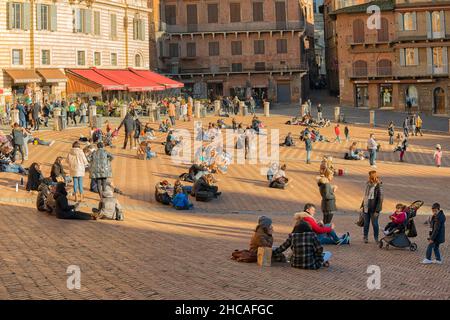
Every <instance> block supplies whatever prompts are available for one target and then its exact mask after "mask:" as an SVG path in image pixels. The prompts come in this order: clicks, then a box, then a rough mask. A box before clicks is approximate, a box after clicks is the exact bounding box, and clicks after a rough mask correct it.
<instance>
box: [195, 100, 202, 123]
mask: <svg viewBox="0 0 450 320" xmlns="http://www.w3.org/2000/svg"><path fill="white" fill-rule="evenodd" d="M201 108H202V105H201V104H200V101H198V100H196V101H195V102H194V115H195V118H197V119H200V117H201Z"/></svg>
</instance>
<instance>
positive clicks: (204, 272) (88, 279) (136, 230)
mask: <svg viewBox="0 0 450 320" xmlns="http://www.w3.org/2000/svg"><path fill="white" fill-rule="evenodd" d="M238 119H239V121H241V119H242V118H239V117H238ZM262 119H263V121H264V122H265V123H266V124H267V127H268V129H279V130H280V131H279V133H280V140H281V139H282V138H284V135H285V134H287V132H289V131H290V132H292V133H293V134H294V136H295V137H296V142H297V146H296V147H293V148H280V162H282V163H286V164H287V176H288V177H289V178H290V179H291V183H290V184H289V187H288V188H287V189H286V190H275V189H269V188H268V187H267V181H266V178H265V176H264V175H262V174H261V172H260V171H261V170H260V169H261V168H262V167H263V166H262V165H259V164H256V165H255V164H245V165H239V164H234V165H231V166H230V167H229V170H228V173H227V174H226V175H219V176H218V179H219V180H220V181H219V186H220V191H222V192H223V194H222V196H221V197H220V198H219V199H218V200H215V201H212V202H209V203H197V202H195V201H194V205H195V210H193V211H190V212H186V211H176V210H173V209H171V208H169V207H164V206H161V205H159V204H157V203H156V202H155V201H154V197H153V193H154V185H155V183H156V182H157V181H159V180H162V179H168V180H170V181H172V182H173V180H175V179H176V178H177V177H178V176H179V175H180V174H181V173H183V172H187V168H188V165H182V164H176V163H173V162H172V161H171V160H170V159H169V158H168V157H167V156H165V155H164V154H163V146H162V145H161V144H160V143H159V142H162V141H164V139H165V136H163V135H161V134H159V135H158V142H155V143H154V150H156V151H157V152H158V158H157V159H153V160H151V161H143V160H138V159H137V158H136V150H126V151H124V150H122V149H121V144H122V136H120V137H119V140H117V141H116V146H117V147H116V148H114V149H110V151H111V152H112V153H113V154H114V155H115V159H114V161H113V173H114V183H115V184H116V185H117V186H118V187H119V188H120V189H121V190H123V191H124V193H125V194H124V196H119V197H118V199H119V200H120V202H121V204H122V205H123V206H124V207H125V217H126V219H125V221H124V222H106V221H87V222H86V221H62V220H57V219H55V218H54V217H51V216H48V215H46V214H42V213H40V212H38V211H37V210H36V209H35V207H34V201H35V197H36V195H35V194H33V193H27V192H26V191H24V190H23V189H22V188H21V189H20V190H19V192H17V193H16V192H15V184H16V183H17V182H19V181H20V176H18V175H14V174H6V173H2V174H0V190H1V192H0V201H1V203H2V204H1V214H0V256H1V260H0V298H5V299H253V298H254V299H327V298H336V299H369V298H370V299H383V298H389V299H393V298H398V299H401V298H403V299H448V298H450V289H449V287H448V282H449V280H450V279H449V278H450V268H448V267H447V266H448V262H447V261H446V257H447V255H448V244H444V245H443V246H442V247H441V252H442V253H443V257H444V264H443V265H441V266H438V265H431V266H423V265H421V264H420V261H421V260H422V259H423V256H424V252H425V249H426V244H427V241H426V237H427V235H428V226H425V225H424V224H423V222H424V221H425V220H426V218H427V215H429V213H430V207H431V204H432V203H433V202H440V203H441V205H442V207H444V208H450V197H448V185H449V178H448V177H449V173H450V170H449V167H450V160H448V158H449V153H448V152H447V151H446V150H449V149H450V137H449V136H448V135H438V134H426V135H425V136H424V137H413V138H412V139H411V141H410V148H409V149H408V152H407V153H406V156H405V160H406V162H405V163H399V162H398V156H399V155H398V153H393V151H392V150H393V147H391V146H389V145H388V144H387V131H386V130H385V129H378V128H377V129H370V128H366V127H355V126H350V135H351V139H352V141H358V143H359V147H361V148H364V147H365V144H366V140H367V137H368V134H369V133H370V132H375V134H376V137H377V138H378V139H379V141H380V142H381V143H382V152H381V153H380V154H379V157H378V163H377V166H378V168H377V171H378V172H379V174H380V176H381V177H382V179H383V182H384V190H385V202H384V208H383V212H384V213H389V212H390V211H392V210H393V209H394V206H395V204H396V203H397V202H403V203H406V204H409V203H410V202H412V201H414V200H418V199H420V200H424V201H425V205H424V207H423V208H422V210H421V212H419V214H420V215H419V217H417V219H416V225H417V228H418V233H419V236H418V237H417V238H416V239H413V240H414V241H415V242H417V244H418V247H419V248H418V251H417V252H410V251H408V250H396V249H392V248H391V249H390V250H385V249H383V250H381V249H379V248H378V247H376V245H375V243H374V242H373V240H372V239H371V240H372V241H371V242H370V243H369V244H364V243H363V242H362V235H361V233H362V230H361V229H360V228H359V227H357V226H356V225H355V224H354V222H355V221H356V219H357V214H356V212H357V210H358V208H359V205H360V203H361V200H362V194H363V191H364V184H365V181H366V178H367V172H368V171H369V170H370V169H371V168H370V166H369V164H368V161H345V160H343V155H344V153H345V152H346V150H347V149H348V147H349V143H342V144H337V143H316V144H314V146H313V148H314V150H313V163H312V164H311V165H306V164H305V151H304V145H303V143H302V142H300V141H299V140H298V133H299V132H300V131H301V130H302V129H303V128H302V127H300V126H287V125H284V123H285V122H286V120H288V118H287V117H281V116H280V117H279V116H274V117H270V118H264V117H262ZM213 120H215V119H213V118H206V119H202V121H203V122H204V124H205V125H207V122H208V121H213ZM250 120H251V118H250V117H246V118H245V120H244V123H249V122H250ZM226 121H227V122H228V123H229V122H231V119H227V120H226ZM177 125H178V127H180V128H186V129H189V130H190V131H191V132H192V128H193V123H192V122H191V123H184V122H177ZM155 127H156V124H155ZM341 131H343V128H342V129H341ZM332 132H333V127H330V128H326V129H323V130H322V134H325V135H326V136H327V137H328V138H329V139H330V140H334V138H333V135H332ZM80 134H83V135H85V136H86V135H87V134H88V129H80V128H78V129H71V130H67V131H64V132H58V133H56V132H53V131H45V132H41V133H35V136H37V137H39V138H41V139H45V140H53V139H54V140H56V143H55V144H54V145H53V146H52V147H43V146H30V158H29V160H28V161H27V162H26V166H29V165H30V164H31V163H32V162H34V161H37V162H39V163H41V164H42V165H43V168H44V173H45V174H49V172H50V167H51V164H52V163H53V161H54V159H55V158H56V157H57V156H59V155H61V156H66V155H67V152H68V150H69V149H70V146H71V144H72V143H73V141H74V140H76V139H77V138H78V137H79V136H80ZM437 143H440V144H441V145H442V148H443V150H444V159H443V167H442V168H436V167H434V165H433V159H432V153H433V151H434V146H435V145H436V144H437ZM324 154H327V155H332V156H334V159H335V163H336V167H337V168H338V169H345V171H346V174H345V175H344V176H341V177H336V178H335V181H334V183H335V184H336V185H337V186H338V190H337V193H336V195H337V206H338V209H339V212H338V213H337V214H336V215H335V218H334V222H335V223H336V225H337V231H338V232H342V233H343V232H344V231H349V232H350V233H351V235H352V243H351V245H350V246H342V247H338V246H331V247H327V248H326V249H327V250H330V251H332V252H333V258H332V261H331V267H330V268H329V269H324V270H320V271H306V270H296V269H292V268H290V267H289V266H288V265H273V266H272V267H270V268H263V269H261V268H260V267H258V266H257V265H256V264H242V263H237V262H234V261H232V260H230V259H229V257H230V255H231V252H232V251H233V250H234V249H244V248H247V246H248V243H249V240H250V237H251V234H252V231H253V229H254V227H255V225H256V221H257V218H258V215H262V214H265V215H269V216H271V217H272V218H273V221H274V229H275V234H274V236H275V244H280V243H281V242H282V241H283V240H284V238H285V237H286V236H287V234H288V233H289V232H290V231H291V230H292V223H293V219H292V215H293V213H294V212H296V211H299V210H300V209H301V208H302V207H303V205H304V204H305V203H306V202H313V203H315V204H317V205H318V206H320V195H319V191H318V187H317V184H316V179H315V178H316V176H317V173H318V169H319V162H320V160H321V157H322V156H323V155H324ZM84 183H85V190H87V189H88V183H89V181H88V178H87V177H86V178H85V181H84ZM86 198H87V200H86V203H85V205H84V206H83V207H82V210H84V211H89V210H90V207H92V206H94V205H96V202H97V199H98V196H97V195H96V194H92V193H87V195H86ZM318 217H319V218H320V217H321V213H320V210H319V213H318ZM387 222H388V216H387V214H384V215H383V216H382V217H381V218H380V224H381V226H384V225H385V224H386V223H387ZM370 235H372V234H370ZM71 265H75V266H79V267H80V269H81V288H80V289H79V290H77V289H74V290H69V289H68V288H67V278H68V276H69V275H68V274H66V270H67V268H68V267H69V266H71ZM370 265H377V266H379V267H380V268H381V275H382V278H381V289H380V290H369V289H368V288H367V285H366V284H367V279H368V277H369V276H370V274H367V268H368V266H370Z"/></svg>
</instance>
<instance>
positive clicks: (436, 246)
mask: <svg viewBox="0 0 450 320" xmlns="http://www.w3.org/2000/svg"><path fill="white" fill-rule="evenodd" d="M433 251H434V256H435V257H436V260H438V261H441V253H440V252H439V243H435V242H433V243H430V244H429V245H428V248H427V259H428V260H431V254H432V253H433Z"/></svg>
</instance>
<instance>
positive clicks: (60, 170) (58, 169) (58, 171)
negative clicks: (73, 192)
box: [50, 157, 71, 183]
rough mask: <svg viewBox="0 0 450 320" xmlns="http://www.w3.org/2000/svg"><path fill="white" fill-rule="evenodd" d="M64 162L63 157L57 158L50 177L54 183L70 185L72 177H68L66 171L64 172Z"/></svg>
mask: <svg viewBox="0 0 450 320" xmlns="http://www.w3.org/2000/svg"><path fill="white" fill-rule="evenodd" d="M63 160H64V158H63V157H57V158H56V160H55V162H54V163H53V165H52V170H51V173H50V177H51V178H52V181H53V182H65V183H69V182H70V181H71V179H70V176H68V175H67V174H66V171H65V170H64V166H63V164H62V162H63Z"/></svg>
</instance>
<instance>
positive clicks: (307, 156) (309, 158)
mask: <svg viewBox="0 0 450 320" xmlns="http://www.w3.org/2000/svg"><path fill="white" fill-rule="evenodd" d="M310 162H311V150H306V163H310Z"/></svg>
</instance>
